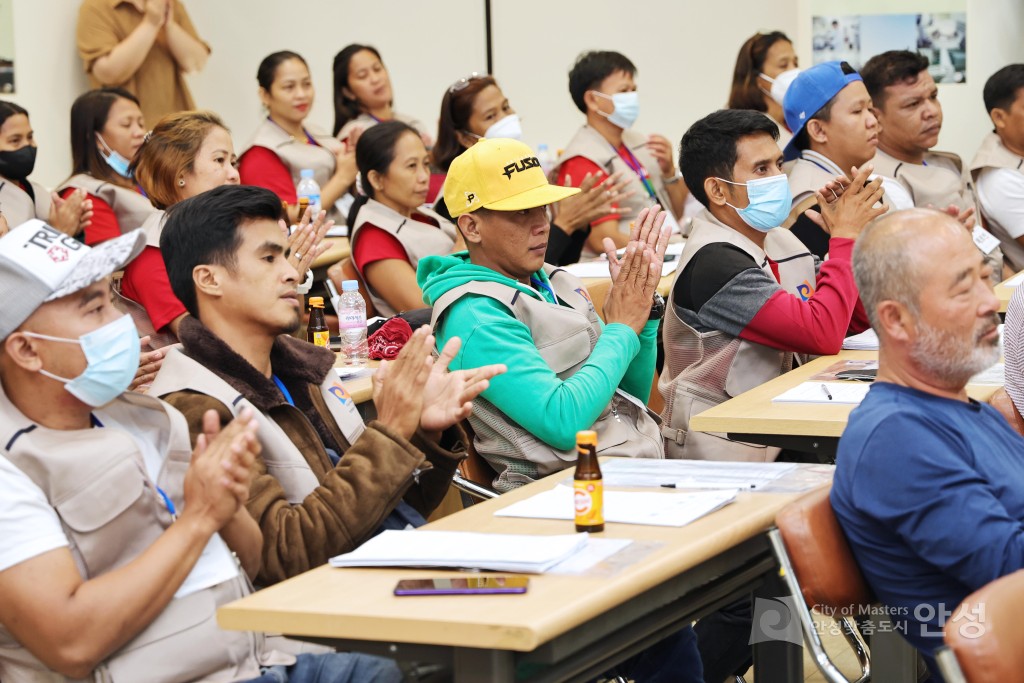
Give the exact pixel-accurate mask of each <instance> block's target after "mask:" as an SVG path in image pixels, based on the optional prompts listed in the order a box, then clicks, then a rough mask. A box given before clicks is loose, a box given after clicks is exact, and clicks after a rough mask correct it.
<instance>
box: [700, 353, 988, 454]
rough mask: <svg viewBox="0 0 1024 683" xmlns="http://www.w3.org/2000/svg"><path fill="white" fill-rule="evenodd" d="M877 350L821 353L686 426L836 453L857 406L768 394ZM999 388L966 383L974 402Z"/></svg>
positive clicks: (801, 449)
mask: <svg viewBox="0 0 1024 683" xmlns="http://www.w3.org/2000/svg"><path fill="white" fill-rule="evenodd" d="M877 357H878V352H877V351H841V352H840V353H839V355H837V356H823V357H821V358H817V359H815V360H813V361H811V362H810V363H808V364H807V365H804V366H801V367H799V368H797V369H795V370H793V371H792V372H787V373H786V374H785V375H782V376H781V377H777V378H775V379H773V380H772V381H770V382H766V383H764V384H762V385H761V386H759V387H756V388H754V389H751V390H750V391H748V392H746V393H743V394H740V395H739V396H737V397H735V398H733V399H731V400H729V401H726V402H725V403H722V404H720V405H717V406H715V407H714V408H709V409H708V410H705V411H704V412H703V413H700V414H699V415H695V416H693V417H692V418H691V419H690V428H691V429H695V430H697V431H699V432H717V433H726V434H728V435H729V438H730V439H735V440H738V441H748V442H750V443H760V444H766V445H768V446H778V447H779V448H792V449H794V450H799V451H803V452H807V453H818V454H819V455H822V456H827V457H830V458H833V459H834V458H835V454H836V448H838V446H839V437H840V436H841V435H842V433H843V430H844V429H846V421H847V419H848V418H849V416H850V411H852V410H853V409H854V408H855V407H856V406H853V405H849V404H846V405H830V404H827V403H805V404H795V403H773V402H772V399H773V398H775V397H776V396H778V395H779V394H781V393H782V392H784V391H786V390H787V389H791V388H793V387H795V386H796V385H798V384H800V383H801V382H806V381H807V380H808V378H809V377H811V376H812V375H815V374H817V373H819V372H821V371H822V370H824V369H825V368H827V367H828V366H830V365H832V364H833V363H835V362H836V361H837V360H840V359H843V358H852V359H872V358H877ZM996 389H998V387H994V386H979V385H968V387H967V393H968V394H969V395H970V396H971V398H973V399H976V400H978V401H987V400H988V399H989V397H991V396H992V394H994V393H995V391H996Z"/></svg>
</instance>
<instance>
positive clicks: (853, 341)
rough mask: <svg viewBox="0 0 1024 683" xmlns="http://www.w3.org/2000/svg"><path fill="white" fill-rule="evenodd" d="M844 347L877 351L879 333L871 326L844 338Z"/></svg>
mask: <svg viewBox="0 0 1024 683" xmlns="http://www.w3.org/2000/svg"><path fill="white" fill-rule="evenodd" d="M843 348H844V349H848V350H853V351H877V350H878V335H877V334H875V331H874V330H873V329H871V328H870V327H869V328H868V329H866V330H864V331H863V332H861V333H860V334H855V335H853V336H852V337H847V338H846V339H844V340H843Z"/></svg>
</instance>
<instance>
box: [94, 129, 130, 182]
mask: <svg viewBox="0 0 1024 683" xmlns="http://www.w3.org/2000/svg"><path fill="white" fill-rule="evenodd" d="M96 139H97V140H99V141H100V144H102V145H103V152H102V153H101V154H100V156H102V157H103V160H104V161H105V162H107V166H110V168H112V169H114V173H116V174H117V175H119V176H121V177H122V178H128V179H129V180H131V177H132V174H131V172H130V171H129V170H128V165H129V164H130V163H131V162H130V161H128V160H127V159H125V158H124V157H123V156H121V155H120V154H119V153H118V152H115V151H114V150H113V149H112V148H111V146H110V145H108V144H107V141H106V140H104V139H103V136H102V135H100V134H99V133H96Z"/></svg>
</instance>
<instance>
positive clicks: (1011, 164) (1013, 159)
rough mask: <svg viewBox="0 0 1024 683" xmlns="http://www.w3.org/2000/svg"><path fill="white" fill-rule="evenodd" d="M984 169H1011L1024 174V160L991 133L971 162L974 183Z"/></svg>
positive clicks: (982, 142)
mask: <svg viewBox="0 0 1024 683" xmlns="http://www.w3.org/2000/svg"><path fill="white" fill-rule="evenodd" d="M983 168H1009V169H1013V170H1016V171H1021V172H1024V158H1022V157H1020V156H1018V155H1016V154H1014V153H1013V152H1011V151H1010V150H1008V149H1007V148H1006V145H1004V144H1003V141H1002V140H1001V139H999V136H998V135H996V134H995V133H989V134H988V135H986V136H985V139H984V140H982V141H981V147H979V148H978V153H977V154H975V155H974V159H972V160H971V177H972V178H973V179H974V182H978V172H979V171H981V170H982V169H983Z"/></svg>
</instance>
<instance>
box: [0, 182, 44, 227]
mask: <svg viewBox="0 0 1024 683" xmlns="http://www.w3.org/2000/svg"><path fill="white" fill-rule="evenodd" d="M27 182H28V183H29V184H30V185H31V186H32V191H33V192H34V193H35V195H36V196H35V200H33V199H32V197H30V196H29V194H28V192H25V190H23V189H21V188H20V187H18V185H17V184H16V183H14V181H12V180H8V179H7V178H0V210H2V211H3V212H4V217H5V218H7V224H8V225H9V226H10V227H11V229H12V230H13V229H14V228H16V227H18V226H19V225H21V224H22V223H24V222H26V221H30V220H32V219H33V218H38V219H39V220H41V221H46V222H47V223H49V222H50V206H51V202H50V191H49V190H47V189H46V188H45V187H43V186H42V185H40V184H39V183H36V182H33V181H31V180H29V181H27Z"/></svg>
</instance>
